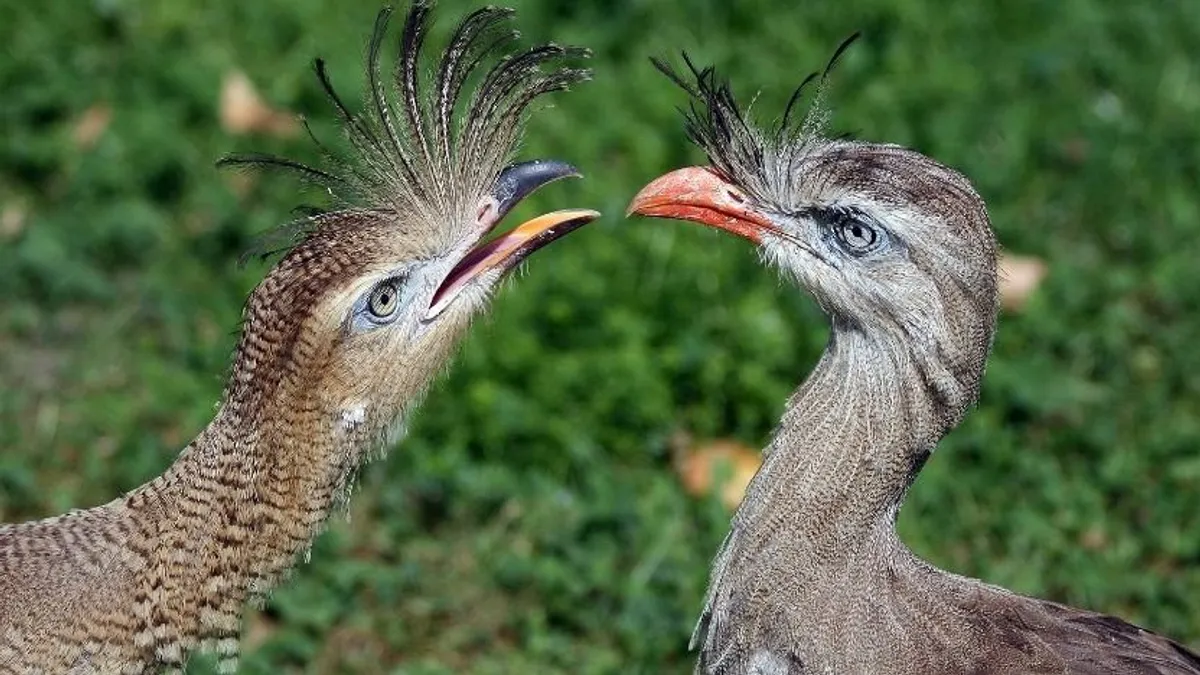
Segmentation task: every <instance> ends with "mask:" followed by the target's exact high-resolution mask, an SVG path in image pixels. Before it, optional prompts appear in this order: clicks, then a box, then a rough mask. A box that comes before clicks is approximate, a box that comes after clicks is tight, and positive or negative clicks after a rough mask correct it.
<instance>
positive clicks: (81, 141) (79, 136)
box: [71, 103, 112, 150]
mask: <svg viewBox="0 0 1200 675" xmlns="http://www.w3.org/2000/svg"><path fill="white" fill-rule="evenodd" d="M109 122H112V106H110V105H109V104H107V103H96V104H94V105H92V106H91V107H89V108H88V109H87V110H85V111H83V114H82V115H80V116H79V119H77V120H75V126H74V128H72V129H71V140H72V141H74V142H75V147H77V148H79V149H80V150H89V149H91V148H92V146H94V145H96V141H98V140H100V137H101V136H103V135H104V132H105V130H106V129H108V124H109Z"/></svg>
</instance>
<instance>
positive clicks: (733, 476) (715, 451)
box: [672, 434, 762, 510]
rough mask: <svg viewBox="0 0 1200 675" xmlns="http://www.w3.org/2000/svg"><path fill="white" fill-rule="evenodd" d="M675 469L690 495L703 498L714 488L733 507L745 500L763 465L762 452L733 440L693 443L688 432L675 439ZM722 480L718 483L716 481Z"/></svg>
mask: <svg viewBox="0 0 1200 675" xmlns="http://www.w3.org/2000/svg"><path fill="white" fill-rule="evenodd" d="M672 445H673V446H674V454H675V471H676V472H677V473H678V474H679V478H680V480H681V481H682V483H683V488H684V490H686V491H687V492H688V493H689V494H691V495H694V496H697V497H703V496H707V495H709V494H711V493H712V492H714V491H719V492H718V495H719V497H720V499H721V503H722V504H724V505H725V506H726V508H729V509H730V510H732V509H736V508H737V506H738V504H741V503H742V497H743V496H744V495H745V494H746V487H747V486H748V485H750V479H751V478H754V474H755V473H756V472H757V471H758V467H759V466H760V465H761V464H762V453H760V452H759V451H758V450H755V449H753V448H750V447H749V446H746V445H745V444H742V443H739V442H738V441H734V440H715V441H709V442H707V443H703V444H699V445H693V444H692V443H691V442H690V440H689V439H688V438H687V437H686V435H683V434H679V435H677V436H676V438H675V439H674V440H673V441H672ZM717 481H720V483H719V484H715V483H716V482H717Z"/></svg>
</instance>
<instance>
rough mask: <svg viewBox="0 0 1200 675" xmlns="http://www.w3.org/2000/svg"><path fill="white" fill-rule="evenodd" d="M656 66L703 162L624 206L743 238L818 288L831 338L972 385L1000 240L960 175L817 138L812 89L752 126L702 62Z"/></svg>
mask: <svg viewBox="0 0 1200 675" xmlns="http://www.w3.org/2000/svg"><path fill="white" fill-rule="evenodd" d="M848 43H849V42H847V43H845V44H848ZM845 44H844V45H843V48H844V47H845ZM838 53H839V54H840V53H841V50H839V51H838ZM836 58H837V56H836V55H835V57H834V59H836ZM685 59H686V56H685ZM656 63H657V62H656ZM832 63H833V61H831V65H832ZM658 65H659V67H660V69H662V70H664V72H666V73H667V74H668V76H670V77H671V78H672V79H673V80H674V81H675V82H676V83H677V84H679V85H680V86H682V87H683V88H684V89H685V90H686V91H687V92H688V93H689V94H690V95H691V97H692V99H693V105H692V107H691V109H690V111H689V112H688V114H687V130H688V135H689V137H690V138H691V139H692V141H693V142H695V143H696V144H697V145H699V146H700V147H701V148H702V149H703V150H704V151H705V153H706V154H707V155H708V158H709V161H710V163H711V165H710V166H703V167H690V168H684V169H679V170H677V171H673V172H671V173H668V174H666V175H664V176H662V177H660V178H658V179H657V180H654V181H653V182H651V183H650V184H649V185H647V186H646V187H645V188H644V189H642V191H641V192H640V193H639V194H638V195H637V196H636V197H635V198H634V200H633V202H632V203H631V205H630V207H629V211H630V213H631V214H639V215H644V216H651V217H657V218H676V219H680V220H689V221H694V222H697V223H701V224H704V225H709V226H712V227H716V228H719V229H721V230H724V231H726V232H730V233H732V234H735V235H738V236H741V237H744V238H746V239H749V240H750V241H752V242H754V243H755V244H756V245H757V246H758V247H759V250H760V253H761V255H762V257H763V258H764V259H765V260H767V261H770V262H771V263H773V264H774V265H776V266H777V267H779V268H780V269H781V270H782V271H783V272H784V273H785V275H786V276H788V277H790V278H791V279H793V280H794V281H795V282H796V283H798V284H799V285H801V286H802V287H803V288H805V289H807V290H808V291H810V292H811V293H812V294H813V296H815V298H816V299H817V301H818V302H819V303H820V305H821V306H822V308H823V309H824V310H825V311H826V312H827V313H828V314H829V315H830V316H831V318H832V321H833V325H834V333H835V339H836V336H837V335H838V333H839V332H844V331H854V332H856V333H858V334H860V335H862V336H865V337H867V338H868V339H871V340H874V341H880V342H885V343H886V344H888V345H902V346H904V347H905V348H906V349H907V348H910V347H911V348H912V349H914V350H918V351H922V352H924V355H925V356H928V357H933V358H937V359H938V360H939V361H941V362H942V363H943V365H944V366H946V367H947V368H949V369H950V370H951V371H952V372H953V373H954V376H955V377H957V378H965V379H966V380H967V382H963V384H977V379H978V376H979V374H980V373H981V369H982V365H983V361H984V359H985V358H986V354H987V350H988V348H989V347H990V341H991V334H992V330H993V325H994V321H995V316H996V245H995V241H994V237H993V234H992V230H991V227H990V225H989V221H988V216H987V211H986V209H985V208H984V204H983V201H982V200H981V199H980V197H979V195H978V194H977V193H976V192H975V190H974V189H973V188H972V187H971V184H970V183H969V182H968V181H967V179H966V178H964V177H963V176H962V175H961V174H959V173H958V172H956V171H954V170H952V169H950V168H947V167H946V166H943V165H942V164H939V163H938V162H936V161H934V160H932V159H930V158H928V157H926V156H924V155H922V154H920V153H918V152H914V151H912V150H907V149H905V148H902V147H899V146H895V145H883V144H874V143H864V142H857V141H847V140H836V139H830V138H826V137H825V136H823V135H822V131H823V128H822V127H823V126H824V121H825V120H824V117H825V113H824V110H823V109H822V107H821V101H820V97H821V96H820V93H819V91H820V90H818V95H817V98H818V100H817V101H816V102H814V103H813V104H812V107H811V108H810V111H809V113H808V114H807V115H806V116H805V117H804V118H803V120H802V121H799V122H797V123H795V124H793V122H792V120H790V119H789V118H790V117H791V112H792V110H791V109H792V107H793V106H794V104H795V103H796V101H797V99H798V98H799V95H800V91H801V90H802V89H803V87H802V89H801V90H797V93H796V95H795V96H793V98H792V101H791V102H790V103H789V105H788V110H787V112H785V114H784V115H783V117H782V119H781V121H780V123H779V124H778V126H777V128H775V129H771V130H762V129H760V128H758V127H756V126H754V125H753V123H752V122H750V121H749V120H748V119H747V117H746V115H745V114H744V112H743V111H742V110H741V109H740V108H739V107H738V104H737V103H736V101H735V100H734V97H733V94H732V93H731V90H730V88H729V86H728V84H726V83H724V82H721V81H719V80H718V79H717V76H716V74H715V73H714V71H713V70H712V69H711V68H708V69H703V70H700V69H697V68H695V67H694V66H692V64H691V62H690V61H688V68H689V70H690V75H689V77H688V78H687V79H685V78H684V77H682V76H680V75H678V74H677V73H676V72H675V71H672V70H671V69H670V68H668V67H666V66H663V65H662V64H658ZM826 73H828V68H827V69H826ZM813 79H816V78H815V76H813V77H810V78H809V80H806V81H805V82H806V83H807V82H809V81H811V80H813ZM823 83H824V76H822V77H821V78H820V82H819V84H822V85H823Z"/></svg>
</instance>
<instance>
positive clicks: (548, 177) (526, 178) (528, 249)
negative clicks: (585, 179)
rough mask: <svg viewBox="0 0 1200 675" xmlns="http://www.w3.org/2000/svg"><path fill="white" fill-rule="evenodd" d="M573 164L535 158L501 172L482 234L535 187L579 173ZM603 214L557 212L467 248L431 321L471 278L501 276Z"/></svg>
mask: <svg viewBox="0 0 1200 675" xmlns="http://www.w3.org/2000/svg"><path fill="white" fill-rule="evenodd" d="M579 176H580V173H579V171H578V170H577V169H575V167H573V166H571V165H570V164H566V163H564V162H557V161H553V160H534V161H532V162H523V163H520V164H513V165H511V166H509V167H508V168H506V169H505V170H504V171H502V172H501V173H500V176H499V177H498V178H497V179H496V184H495V186H494V188H493V190H492V194H491V198H492V199H493V200H494V201H493V202H492V203H490V204H489V207H490V208H488V209H486V210H484V211H482V212H481V214H480V225H481V226H482V227H483V228H484V229H485V233H484V236H486V234H487V233H488V232H491V231H492V230H494V229H495V228H496V227H497V226H498V225H499V224H500V221H501V220H503V218H504V216H505V215H506V214H507V213H508V212H509V211H511V210H512V209H513V207H515V206H516V205H517V204H518V203H520V201H521V200H522V199H524V198H525V197H527V196H529V195H530V194H532V193H533V192H534V191H535V190H537V189H538V188H540V187H542V186H543V185H547V184H549V183H552V182H554V181H556V180H559V179H561V178H568V177H579ZM599 217H600V213H599V212H597V211H592V210H588V209H569V210H564V211H554V212H552V213H547V214H544V215H541V216H538V217H536V218H532V219H530V220H527V221H525V222H524V223H521V224H520V225H518V226H517V227H516V228H514V229H512V230H510V231H508V232H506V233H504V234H502V235H500V236H498V237H496V238H495V239H492V240H490V241H487V242H484V243H481V244H479V245H477V246H475V248H473V249H471V250H470V251H468V252H467V254H466V255H465V256H463V258H462V260H460V261H459V262H458V264H457V265H455V266H454V269H452V270H450V273H449V274H447V275H446V278H445V279H443V280H442V283H441V285H440V286H439V287H438V289H437V291H435V292H434V294H433V298H432V299H431V300H430V303H429V311H428V312H426V314H425V320H426V321H428V320H430V319H433V318H435V317H437V316H438V315H439V314H441V313H442V311H443V310H444V309H445V308H446V307H447V306H449V305H450V303H451V302H453V301H454V298H456V297H457V296H458V294H459V293H460V292H461V291H462V289H463V288H465V287H466V286H467V285H468V284H470V283H471V281H473V280H475V279H476V278H478V277H479V276H480V275H482V274H485V273H487V272H489V271H496V272H498V273H499V275H500V276H503V275H504V274H506V273H508V272H509V271H511V270H512V269H513V268H515V267H516V266H517V265H519V264H520V263H521V261H523V260H525V258H528V257H529V256H530V255H531V254H532V253H533V252H534V251H536V250H538V249H540V248H542V247H544V246H546V245H547V244H549V243H551V242H553V241H557V240H558V239H561V238H562V237H564V236H566V235H567V234H570V233H571V232H574V231H575V230H577V229H579V228H580V227H583V226H584V225H586V224H587V223H590V222H591V221H593V220H595V219H596V218H599Z"/></svg>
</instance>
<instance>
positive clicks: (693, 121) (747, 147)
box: [650, 33, 860, 198]
mask: <svg viewBox="0 0 1200 675" xmlns="http://www.w3.org/2000/svg"><path fill="white" fill-rule="evenodd" d="M859 35H860V34H859V33H854V34H853V35H851V36H850V37H848V38H846V39H845V40H843V41H842V43H841V44H840V45H839V46H838V48H837V49H836V50H835V51H834V53H833V56H832V57H831V58H830V59H829V62H828V63H827V64H826V65H825V68H824V70H822V71H821V72H819V73H816V72H814V73H811V74H810V75H808V76H807V77H805V78H804V80H803V81H802V82H801V83H800V86H798V87H796V89H795V91H794V92H793V93H792V95H791V97H790V98H789V99H788V102H787V105H786V106H785V108H784V111H783V115H782V117H780V118H779V121H778V122H777V123H776V124H775V125H774V127H773V128H766V129H763V128H760V127H759V126H756V125H755V123H754V122H753V120H750V119H749V117H748V113H747V111H746V110H745V109H743V107H742V106H741V105H740V104H739V103H738V101H737V98H736V96H735V95H734V93H733V89H732V87H731V86H730V85H729V81H728V80H727V79H725V78H723V77H721V76H720V75H718V73H717V71H716V69H715V68H713V67H712V66H706V67H704V68H699V67H697V66H696V65H695V63H694V62H693V61H692V59H691V57H689V56H688V54H687V53H686V52H684V53H682V54H681V56H682V58H683V63H684V66H685V67H686V69H687V72H686V73H681V72H680V71H678V70H676V69H675V68H673V67H672V66H670V65H669V64H667V63H666V62H664V61H662V60H661V59H657V58H651V59H650V61H651V62H652V63H653V64H654V67H655V68H657V69H658V70H659V71H661V72H662V73H663V74H664V75H666V76H667V77H668V78H669V79H670V80H671V81H672V82H674V83H675V84H676V85H677V86H678V87H679V88H681V89H683V90H684V91H685V92H687V94H688V95H689V97H690V98H691V101H690V104H689V105H688V107H687V108H686V109H684V110H682V112H683V116H684V120H685V125H686V131H687V135H688V138H689V139H690V140H691V141H692V142H693V143H695V144H696V145H697V146H699V147H700V149H701V150H703V151H704V152H705V154H706V155H708V159H709V161H710V162H711V163H712V165H713V166H714V167H715V168H716V169H717V170H718V171H720V172H721V173H722V174H724V175H725V177H726V178H728V179H729V180H732V181H733V182H734V183H735V184H737V185H739V186H740V187H742V188H743V189H745V190H746V191H748V192H750V193H751V194H754V195H756V196H759V197H762V198H770V196H771V195H775V194H779V193H786V192H787V191H788V188H789V187H790V181H791V177H792V176H793V175H794V165H795V163H796V162H797V161H798V160H800V159H801V158H803V156H804V154H805V151H806V149H809V148H811V147H814V146H815V145H817V144H820V143H821V142H823V141H824V140H825V139H824V137H823V135H822V134H823V133H824V131H825V126H826V122H827V112H826V110H825V106H824V95H825V86H826V83H827V82H828V79H829V75H830V73H832V72H833V68H834V66H835V65H836V64H837V62H838V60H839V59H840V58H841V56H842V54H844V53H845V52H846V50H847V49H848V48H849V47H850V45H851V44H853V43H854V41H855V40H857V39H858V37H859ZM813 83H816V88H817V89H816V93H815V94H814V96H813V97H812V99H811V100H810V102H809V105H808V111H807V112H806V114H805V115H803V116H802V117H800V118H799V119H797V116H796V115H795V111H796V109H797V107H798V105H799V103H800V101H801V100H803V98H804V94H805V92H806V91H807V90H808V89H809V88H810V87H811V86H812V85H813Z"/></svg>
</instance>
